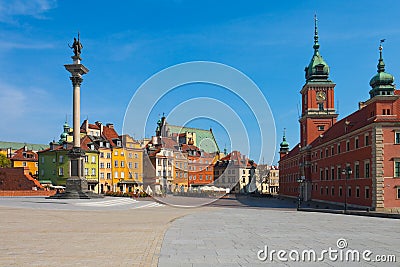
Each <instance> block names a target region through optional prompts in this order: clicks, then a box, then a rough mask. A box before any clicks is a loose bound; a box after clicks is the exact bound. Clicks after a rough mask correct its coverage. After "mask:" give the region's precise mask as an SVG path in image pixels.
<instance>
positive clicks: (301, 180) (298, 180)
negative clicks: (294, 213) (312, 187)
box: [297, 176, 305, 210]
mask: <svg viewBox="0 0 400 267" xmlns="http://www.w3.org/2000/svg"><path fill="white" fill-rule="evenodd" d="M304 180H305V177H304V176H301V177H299V178H297V182H298V183H299V197H298V199H297V210H298V209H300V205H301V184H302V183H303V182H304Z"/></svg>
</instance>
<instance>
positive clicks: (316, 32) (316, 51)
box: [313, 14, 319, 55]
mask: <svg viewBox="0 0 400 267" xmlns="http://www.w3.org/2000/svg"><path fill="white" fill-rule="evenodd" d="M313 48H314V55H316V54H318V53H319V50H318V49H319V43H318V19H317V14H315V15H314V46H313Z"/></svg>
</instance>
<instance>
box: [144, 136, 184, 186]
mask: <svg viewBox="0 0 400 267" xmlns="http://www.w3.org/2000/svg"><path fill="white" fill-rule="evenodd" d="M178 147H179V144H178V143H177V142H176V141H175V140H173V139H172V138H168V137H161V136H153V137H152V140H151V141H150V142H149V143H148V144H147V145H146V155H144V163H143V166H144V180H143V183H144V188H145V191H146V189H147V187H148V186H149V187H150V188H151V190H153V192H154V193H156V194H162V193H168V192H172V191H173V190H174V189H175V188H174V187H173V185H174V174H173V172H174V151H176V150H178Z"/></svg>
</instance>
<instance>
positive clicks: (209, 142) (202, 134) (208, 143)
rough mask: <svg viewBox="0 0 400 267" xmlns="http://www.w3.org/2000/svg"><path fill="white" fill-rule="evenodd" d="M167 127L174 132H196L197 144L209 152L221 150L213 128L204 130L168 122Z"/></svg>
mask: <svg viewBox="0 0 400 267" xmlns="http://www.w3.org/2000/svg"><path fill="white" fill-rule="evenodd" d="M167 129H168V130H169V132H170V133H171V134H172V133H177V134H181V133H187V132H189V133H196V144H195V146H197V147H199V148H200V149H202V150H204V151H205V152H207V153H214V152H219V147H218V144H217V141H216V140H215V137H214V134H213V132H212V131H211V130H203V129H198V128H191V127H182V126H176V125H170V124H167Z"/></svg>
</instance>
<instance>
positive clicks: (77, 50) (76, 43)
mask: <svg viewBox="0 0 400 267" xmlns="http://www.w3.org/2000/svg"><path fill="white" fill-rule="evenodd" d="M68 46H69V48H71V49H73V50H74V56H75V57H76V58H80V55H81V50H82V48H83V45H82V43H81V42H80V40H79V32H78V40H76V38H75V37H74V43H73V44H72V46H70V45H69V44H68Z"/></svg>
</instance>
